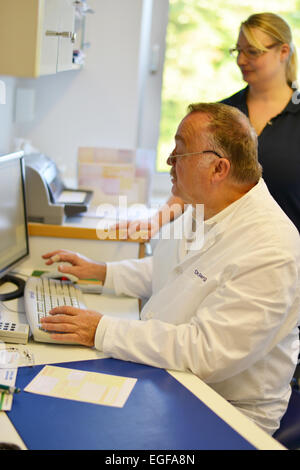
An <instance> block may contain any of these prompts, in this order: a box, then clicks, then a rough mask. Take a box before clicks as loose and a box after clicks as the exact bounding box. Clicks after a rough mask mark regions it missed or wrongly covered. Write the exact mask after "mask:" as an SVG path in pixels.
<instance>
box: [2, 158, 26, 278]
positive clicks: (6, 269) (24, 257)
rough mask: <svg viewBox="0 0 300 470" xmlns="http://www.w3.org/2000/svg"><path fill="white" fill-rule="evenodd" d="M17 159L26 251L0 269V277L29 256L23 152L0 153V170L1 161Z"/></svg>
mask: <svg viewBox="0 0 300 470" xmlns="http://www.w3.org/2000/svg"><path fill="white" fill-rule="evenodd" d="M17 159H18V160H19V164H20V170H21V181H22V195H23V209H24V220H25V237H26V253H25V254H24V255H22V256H21V257H19V258H18V259H16V260H14V261H12V262H11V263H10V264H9V265H7V266H5V267H4V268H3V269H0V279H1V278H2V277H4V276H5V275H6V274H8V273H9V272H11V270H12V269H14V268H15V267H16V266H18V265H19V264H20V263H21V262H23V261H24V260H26V259H27V258H28V257H29V254H30V253H29V236H28V219H27V207H26V192H25V161H24V152H23V151H19V152H13V153H8V154H2V155H0V170H1V162H4V161H5V162H7V161H12V160H17Z"/></svg>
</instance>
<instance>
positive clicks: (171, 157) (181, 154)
mask: <svg viewBox="0 0 300 470" xmlns="http://www.w3.org/2000/svg"><path fill="white" fill-rule="evenodd" d="M204 153H214V154H215V155H216V156H217V157H219V158H223V157H222V155H220V154H219V153H218V152H215V151H214V150H202V151H201V152H192V153H179V154H178V155H172V154H171V155H169V157H168V160H167V163H169V162H171V160H175V159H176V158H178V157H189V156H190V155H201V154H204Z"/></svg>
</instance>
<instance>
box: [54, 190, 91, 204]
mask: <svg viewBox="0 0 300 470" xmlns="http://www.w3.org/2000/svg"><path fill="white" fill-rule="evenodd" d="M85 198H86V193H85V192H83V191H68V190H64V191H62V192H61V194H60V195H59V197H58V198H57V200H56V202H59V203H61V204H62V203H63V204H65V203H68V202H72V203H77V204H80V203H82V202H84V200H85Z"/></svg>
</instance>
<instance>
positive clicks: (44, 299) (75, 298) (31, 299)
mask: <svg viewBox="0 0 300 470" xmlns="http://www.w3.org/2000/svg"><path fill="white" fill-rule="evenodd" d="M24 300H25V310H26V317H27V320H28V323H29V326H30V330H31V332H32V334H33V337H34V339H35V341H40V342H43V343H60V344H63V341H55V340H53V339H52V338H51V337H50V334H49V333H47V332H46V331H44V330H42V329H41V327H40V320H41V318H42V317H45V316H47V315H49V311H50V310H51V309H52V308H54V307H58V306H62V305H70V306H72V307H78V308H86V305H85V303H84V300H83V294H82V292H81V291H80V290H79V289H78V288H77V287H76V286H74V285H73V284H72V283H71V282H70V281H60V280H57V279H47V278H42V277H30V278H29V279H28V280H27V281H26V285H25V291H24Z"/></svg>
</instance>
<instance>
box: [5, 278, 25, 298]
mask: <svg viewBox="0 0 300 470" xmlns="http://www.w3.org/2000/svg"><path fill="white" fill-rule="evenodd" d="M6 282H11V283H12V284H15V285H16V286H17V289H16V290H14V291H12V292H7V293H6V294H0V300H12V299H17V298H18V297H22V296H23V295H24V288H25V281H24V279H21V278H20V277H17V276H12V275H11V274H6V275H5V276H3V277H2V278H1V279H0V286H1V285H2V284H5V283H6Z"/></svg>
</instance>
